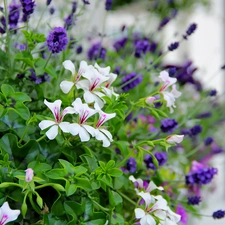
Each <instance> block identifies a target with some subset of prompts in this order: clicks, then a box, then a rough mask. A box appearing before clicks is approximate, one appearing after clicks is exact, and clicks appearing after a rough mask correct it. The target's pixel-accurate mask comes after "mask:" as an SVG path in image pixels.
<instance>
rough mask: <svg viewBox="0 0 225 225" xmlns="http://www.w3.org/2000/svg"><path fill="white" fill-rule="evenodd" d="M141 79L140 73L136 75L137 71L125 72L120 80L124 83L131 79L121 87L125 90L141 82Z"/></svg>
mask: <svg viewBox="0 0 225 225" xmlns="http://www.w3.org/2000/svg"><path fill="white" fill-rule="evenodd" d="M135 77H136V78H135ZM134 78H135V79H134ZM132 79H134V80H132ZM142 79H143V78H142V74H138V76H137V73H135V72H132V73H130V74H127V75H126V76H125V77H123V78H122V82H123V83H126V82H129V81H130V80H132V81H130V82H129V83H128V84H126V85H125V86H124V87H123V88H122V89H123V90H124V91H126V92H127V91H129V90H131V89H133V88H135V87H136V86H137V85H138V84H140V83H141V82H142Z"/></svg>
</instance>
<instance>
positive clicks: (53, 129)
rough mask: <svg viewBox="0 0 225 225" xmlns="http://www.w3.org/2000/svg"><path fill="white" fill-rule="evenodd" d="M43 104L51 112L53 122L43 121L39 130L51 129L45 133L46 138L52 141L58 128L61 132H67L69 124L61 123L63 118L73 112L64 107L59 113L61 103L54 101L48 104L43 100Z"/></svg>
mask: <svg viewBox="0 0 225 225" xmlns="http://www.w3.org/2000/svg"><path fill="white" fill-rule="evenodd" d="M44 104H45V105H47V106H48V108H49V109H50V110H51V111H52V113H53V115H54V118H55V120H54V121H53V120H43V121H41V122H40V123H39V127H40V128H41V130H45V129H46V128H48V127H51V128H50V129H49V130H48V131H47V132H46V136H47V137H48V138H49V139H50V140H53V139H55V137H56V136H57V135H58V128H60V129H61V130H62V131H63V132H69V130H68V125H69V122H62V120H63V118H64V116H65V115H66V114H74V113H75V111H74V109H73V108H72V107H66V108H65V109H64V110H63V112H62V114H61V113H60V108H61V104H62V101H61V100H56V101H54V102H52V103H51V102H48V101H47V100H46V99H45V100H44Z"/></svg>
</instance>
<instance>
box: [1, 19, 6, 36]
mask: <svg viewBox="0 0 225 225" xmlns="http://www.w3.org/2000/svg"><path fill="white" fill-rule="evenodd" d="M0 22H1V26H0V33H1V34H4V33H5V30H6V20H5V17H4V16H2V17H1V19H0Z"/></svg>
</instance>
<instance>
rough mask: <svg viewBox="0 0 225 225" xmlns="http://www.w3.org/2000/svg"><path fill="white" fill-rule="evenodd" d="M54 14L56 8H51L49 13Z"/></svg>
mask: <svg viewBox="0 0 225 225" xmlns="http://www.w3.org/2000/svg"><path fill="white" fill-rule="evenodd" d="M54 12H55V8H53V7H51V8H50V9H49V13H50V14H51V15H52V14H54Z"/></svg>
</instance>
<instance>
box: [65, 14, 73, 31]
mask: <svg viewBox="0 0 225 225" xmlns="http://www.w3.org/2000/svg"><path fill="white" fill-rule="evenodd" d="M64 21H65V24H64V28H65V29H66V30H69V29H70V28H71V27H72V25H73V22H74V19H73V14H70V15H69V16H67V17H66V18H65V19H64Z"/></svg>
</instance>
